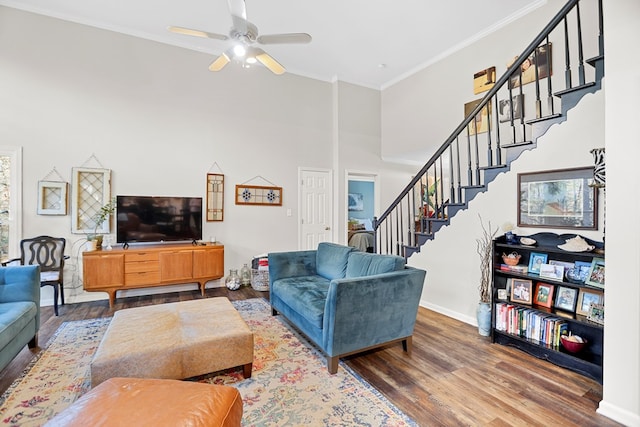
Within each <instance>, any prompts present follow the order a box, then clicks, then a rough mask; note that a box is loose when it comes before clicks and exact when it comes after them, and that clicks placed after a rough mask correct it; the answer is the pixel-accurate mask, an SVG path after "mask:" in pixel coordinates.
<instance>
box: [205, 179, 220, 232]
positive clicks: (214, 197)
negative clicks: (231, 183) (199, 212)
mask: <svg viewBox="0 0 640 427" xmlns="http://www.w3.org/2000/svg"><path fill="white" fill-rule="evenodd" d="M223 213H224V175H223V174H220V173H208V174H207V221H222V218H223Z"/></svg>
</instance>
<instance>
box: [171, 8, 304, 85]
mask: <svg viewBox="0 0 640 427" xmlns="http://www.w3.org/2000/svg"><path fill="white" fill-rule="evenodd" d="M228 2H229V10H230V11H231V19H232V22H233V26H232V27H231V29H230V30H229V35H223V34H216V33H210V32H208V31H201V30H194V29H191V28H184V27H176V26H170V27H169V28H168V29H169V31H171V32H173V33H177V34H184V35H188V36H196V37H205V38H209V39H214V40H222V41H226V40H232V42H233V44H232V46H231V47H230V48H229V49H227V50H226V51H225V52H223V53H222V54H221V55H220V56H218V57H217V58H216V59H215V60H214V61H213V62H212V63H211V65H209V70H211V71H220V70H222V69H223V68H224V66H225V65H227V64H228V63H229V62H230V61H231V59H234V60H237V61H239V62H240V63H241V64H242V65H243V67H248V66H250V65H252V64H255V63H256V62H260V63H261V64H262V65H264V66H265V67H267V68H268V69H269V70H270V71H271V72H272V73H274V74H283V73H284V72H285V68H284V67H283V66H282V65H281V64H280V63H279V62H278V61H276V60H275V59H274V58H273V57H272V56H271V55H269V54H268V53H267V52H265V51H264V50H262V49H261V48H260V47H258V46H257V45H269V44H303V43H309V42H310V41H311V36H310V35H309V34H307V33H286V34H267V35H263V36H259V35H258V27H256V26H255V25H254V24H252V23H251V22H249V21H247V8H246V5H245V2H244V0H228Z"/></svg>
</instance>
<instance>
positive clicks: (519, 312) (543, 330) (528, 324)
mask: <svg viewBox="0 0 640 427" xmlns="http://www.w3.org/2000/svg"><path fill="white" fill-rule="evenodd" d="M495 316H496V319H495V325H496V326H495V328H496V330H497V331H500V332H505V333H507V334H510V335H515V336H518V337H522V338H526V339H528V340H530V341H532V342H533V343H535V344H538V345H542V346H545V347H550V348H556V349H557V348H558V347H559V346H560V336H561V335H566V334H567V333H568V327H569V324H568V323H567V321H566V320H564V319H562V318H560V317H557V316H555V315H553V314H550V313H544V312H541V311H538V310H536V309H534V308H527V307H518V306H515V305H513V304H509V303H506V302H499V303H496V310H495Z"/></svg>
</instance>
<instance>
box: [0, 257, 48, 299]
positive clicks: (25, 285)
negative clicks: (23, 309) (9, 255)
mask: <svg viewBox="0 0 640 427" xmlns="http://www.w3.org/2000/svg"><path fill="white" fill-rule="evenodd" d="M0 274H1V275H2V277H0V302H16V301H33V302H35V303H36V304H37V305H38V307H39V306H40V267H39V266H38V265H24V266H15V267H12V266H8V267H2V268H0Z"/></svg>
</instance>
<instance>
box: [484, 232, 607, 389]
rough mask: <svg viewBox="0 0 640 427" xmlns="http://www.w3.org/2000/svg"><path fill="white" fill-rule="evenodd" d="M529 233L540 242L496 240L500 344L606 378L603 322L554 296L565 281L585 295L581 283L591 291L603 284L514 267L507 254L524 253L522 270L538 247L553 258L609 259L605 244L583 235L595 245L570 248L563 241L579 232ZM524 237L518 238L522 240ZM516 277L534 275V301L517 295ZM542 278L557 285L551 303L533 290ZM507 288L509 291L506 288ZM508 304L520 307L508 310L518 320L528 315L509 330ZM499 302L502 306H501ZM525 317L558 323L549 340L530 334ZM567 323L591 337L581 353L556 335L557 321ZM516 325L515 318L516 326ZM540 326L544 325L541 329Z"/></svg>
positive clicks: (496, 337)
mask: <svg viewBox="0 0 640 427" xmlns="http://www.w3.org/2000/svg"><path fill="white" fill-rule="evenodd" d="M526 237H529V238H531V239H534V240H535V241H536V243H535V244H534V245H531V246H527V245H523V244H520V243H515V244H511V243H507V240H506V238H505V237H504V236H502V237H498V238H497V239H495V240H494V241H493V260H494V265H493V287H492V302H493V303H492V333H491V338H492V341H493V342H494V343H496V344H501V345H508V346H512V347H515V348H518V349H520V350H522V351H524V352H526V353H528V354H531V355H533V356H535V357H538V358H540V359H543V360H547V361H549V362H551V363H553V364H555V365H558V366H561V367H564V368H566V369H570V370H572V371H574V372H577V373H580V374H582V375H584V376H587V377H589V378H592V379H594V380H596V381H598V382H600V383H602V357H603V340H604V328H603V325H602V324H600V323H597V322H594V321H591V320H589V319H588V318H587V316H585V315H580V314H576V312H575V310H573V311H572V310H567V309H560V308H557V307H555V305H554V302H555V300H556V298H557V297H558V295H557V292H558V289H559V287H563V288H567V289H570V290H575V294H576V295H579V293H580V290H581V289H583V290H586V291H591V292H602V291H603V289H600V288H599V287H593V286H590V285H588V284H585V283H581V282H579V281H575V280H571V281H570V280H569V279H567V278H566V276H565V275H563V277H562V278H561V279H560V278H558V279H551V278H548V277H540V275H539V274H535V273H531V272H529V271H528V269H527V271H526V272H523V271H513V270H511V269H510V267H506V266H505V264H504V261H503V259H502V255H503V254H509V253H512V252H516V253H517V254H519V255H520V256H521V258H520V261H519V264H518V265H519V266H520V267H516V269H518V268H519V269H520V270H522V267H528V265H529V260H530V258H531V254H532V253H537V254H546V256H547V262H549V261H551V260H555V261H558V262H562V263H571V264H573V263H575V262H576V261H581V262H583V263H591V262H592V260H593V259H594V258H600V259H604V244H603V243H602V242H597V241H593V240H590V239H587V238H584V237H583V238H584V240H585V241H586V242H587V243H588V244H590V245H592V246H595V248H594V249H593V250H591V251H585V252H568V251H565V250H563V249H561V248H559V247H558V246H559V245H562V244H564V243H565V242H566V240H567V239H570V238H574V237H576V234H561V235H558V234H555V233H537V234H533V235H531V236H526ZM519 241H520V240H519V238H518V239H517V242H519ZM512 279H519V280H523V281H529V280H530V281H531V283H532V290H531V294H532V295H531V299H532V302H531V303H525V302H522V301H517V300H515V299H514V300H512V299H511V292H510V291H511V290H510V286H511V284H512V282H513V280H512ZM537 283H546V284H550V285H553V287H554V288H553V295H550V298H552V303H551V307H544V306H541V305H536V304H535V295H533V293H534V292H535V288H536V284H537ZM501 290H503V291H502V292H501ZM505 291H506V292H505ZM505 293H506V298H505V295H504V294H505ZM576 298H577V297H576ZM576 302H578V301H576ZM507 307H508V310H509V313H514V314H513V315H512V314H509V315H508V316H509V317H511V319H512V320H513V319H516V320H514V322H516V323H517V322H519V321H522V323H523V324H524V326H523V325H522V324H518V326H519V328H516V330H513V329H510V328H507V329H509V330H505V325H504V322H505V310H507ZM498 308H500V311H499V310H498ZM514 311H515V312H514ZM523 317H526V318H527V319H529V320H530V319H531V318H532V317H537V318H544V321H546V322H548V323H550V324H551V325H552V326H550V327H548V329H547V334H546V336H545V337H544V341H542V340H541V339H538V338H541V337H540V336H536V337H535V339H533V338H532V337H530V336H528V335H529V332H532V331H529V330H528V329H527V328H529V327H530V326H531V325H527V321H524V320H522V318H523ZM518 319H520V320H518ZM538 321H539V319H538ZM529 323H532V322H529ZM561 323H564V324H565V325H563V328H566V331H567V332H571V334H573V335H579V336H581V337H582V338H584V339H586V340H587V341H588V342H587V345H586V346H585V348H584V349H582V350H581V351H580V352H578V353H570V352H568V351H567V350H566V349H565V348H564V347H563V346H562V345H561V344H559V342H558V339H557V335H558V333H559V331H558V330H556V331H555V337H554V331H553V330H551V331H550V330H549V329H553V327H554V326H555V325H559V324H561ZM512 325H513V323H512V324H511V326H512ZM525 329H526V330H525ZM535 332H539V331H538V330H536V331H535Z"/></svg>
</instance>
